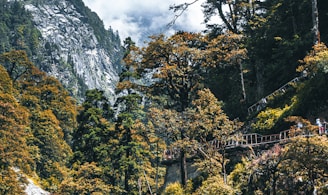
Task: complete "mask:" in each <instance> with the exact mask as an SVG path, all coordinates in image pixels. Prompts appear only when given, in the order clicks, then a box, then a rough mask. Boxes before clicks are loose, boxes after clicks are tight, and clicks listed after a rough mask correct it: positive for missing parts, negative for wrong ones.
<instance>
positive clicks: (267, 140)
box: [163, 129, 309, 160]
mask: <svg viewBox="0 0 328 195" xmlns="http://www.w3.org/2000/svg"><path fill="white" fill-rule="evenodd" d="M297 136H309V135H308V134H305V133H304V132H302V131H296V130H290V129H288V130H284V131H281V132H280V133H278V134H270V135H261V134H258V133H249V134H242V135H240V136H234V137H233V138H229V139H228V140H227V141H220V140H217V139H214V140H212V141H209V142H208V144H207V146H206V147H208V146H210V147H213V148H214V149H218V150H219V149H223V148H224V149H232V148H236V147H250V146H260V145H265V144H271V143H278V142H284V141H288V140H290V139H291V138H294V137H297ZM179 151H180V150H179V149H178V148H170V149H166V150H164V153H163V160H174V159H177V158H178V157H179V155H180V153H179Z"/></svg>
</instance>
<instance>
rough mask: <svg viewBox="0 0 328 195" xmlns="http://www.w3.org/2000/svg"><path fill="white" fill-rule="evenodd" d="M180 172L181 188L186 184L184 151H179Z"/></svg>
mask: <svg viewBox="0 0 328 195" xmlns="http://www.w3.org/2000/svg"><path fill="white" fill-rule="evenodd" d="M180 172H181V184H182V186H183V187H186V184H187V180H188V178H187V174H188V173H187V162H186V154H185V151H184V150H181V151H180Z"/></svg>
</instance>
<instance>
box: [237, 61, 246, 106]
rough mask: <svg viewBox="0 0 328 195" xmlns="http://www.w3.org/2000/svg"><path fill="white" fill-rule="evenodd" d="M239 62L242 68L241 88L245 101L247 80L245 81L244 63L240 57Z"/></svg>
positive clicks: (240, 68)
mask: <svg viewBox="0 0 328 195" xmlns="http://www.w3.org/2000/svg"><path fill="white" fill-rule="evenodd" d="M238 64H239V70H240V82H241V89H242V93H243V98H242V101H243V102H244V101H246V90H245V81H244V72H243V65H242V63H241V60H240V59H238Z"/></svg>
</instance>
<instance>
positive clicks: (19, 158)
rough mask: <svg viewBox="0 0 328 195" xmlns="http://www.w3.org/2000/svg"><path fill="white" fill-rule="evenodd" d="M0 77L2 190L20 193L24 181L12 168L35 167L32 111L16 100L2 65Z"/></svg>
mask: <svg viewBox="0 0 328 195" xmlns="http://www.w3.org/2000/svg"><path fill="white" fill-rule="evenodd" d="M0 78H1V80H0V159H1V160H0V175H1V177H0V193H1V194H8V195H11V194H20V193H22V189H21V186H20V185H21V184H24V181H22V180H17V178H18V175H17V174H16V173H15V172H14V170H13V167H16V168H20V169H21V170H23V171H24V172H26V173H30V172H31V170H32V169H33V158H32V154H31V153H30V152H31V147H30V146H29V141H30V138H31V136H32V134H31V131H30V129H29V124H30V121H29V114H28V110H27V109H25V108H24V107H23V106H21V105H20V104H19V102H18V101H17V100H16V99H15V92H16V91H15V89H14V88H13V83H12V80H11V79H10V77H9V75H8V73H7V71H6V69H5V68H4V67H3V66H2V65H0Z"/></svg>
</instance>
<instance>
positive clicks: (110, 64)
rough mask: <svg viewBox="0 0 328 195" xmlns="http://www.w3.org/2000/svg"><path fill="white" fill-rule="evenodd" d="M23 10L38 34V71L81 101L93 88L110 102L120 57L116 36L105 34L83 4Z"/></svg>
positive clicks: (33, 5)
mask: <svg viewBox="0 0 328 195" xmlns="http://www.w3.org/2000/svg"><path fill="white" fill-rule="evenodd" d="M74 3H75V4H76V5H78V6H75V5H74ZM25 8H26V9H27V10H29V11H30V12H31V13H32V15H33V21H34V23H35V25H36V27H37V28H38V30H39V31H40V32H41V36H42V41H41V45H40V46H41V48H44V49H43V52H42V53H44V54H41V55H43V56H39V57H38V58H39V61H40V62H39V66H40V68H41V69H42V70H44V71H46V72H47V73H48V74H49V75H52V76H54V77H56V78H57V79H59V80H60V81H61V82H62V83H63V85H64V86H65V87H66V88H67V89H68V90H69V91H70V93H71V94H72V95H73V96H75V97H77V98H78V99H80V100H81V98H82V97H83V95H84V92H85V90H86V89H93V88H98V89H101V90H103V91H104V92H105V94H106V96H108V97H109V98H110V99H112V100H113V99H114V96H113V95H114V88H115V85H116V83H117V81H118V72H119V70H120V57H121V56H122V52H121V47H120V39H119V36H118V34H117V33H116V34H115V33H113V32H112V30H111V29H110V30H105V29H104V26H103V23H102V21H101V20H100V19H99V18H98V16H97V15H95V14H94V13H92V12H91V11H90V10H89V9H88V8H86V7H85V6H84V4H83V3H82V1H66V0H50V1H29V2H28V3H26V4H25ZM95 24H96V25H95ZM97 28H100V29H97ZM100 41H102V42H100ZM40 64H41V65H40Z"/></svg>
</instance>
